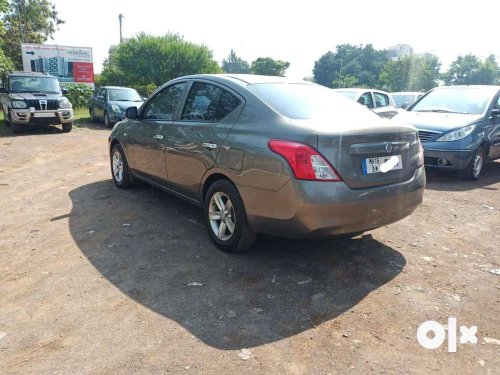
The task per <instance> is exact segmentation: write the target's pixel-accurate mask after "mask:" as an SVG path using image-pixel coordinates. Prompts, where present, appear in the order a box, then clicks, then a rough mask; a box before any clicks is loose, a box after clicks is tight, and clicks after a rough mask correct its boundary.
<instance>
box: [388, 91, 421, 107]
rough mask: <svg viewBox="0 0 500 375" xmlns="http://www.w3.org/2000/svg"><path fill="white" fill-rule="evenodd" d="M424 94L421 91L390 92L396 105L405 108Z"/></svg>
mask: <svg viewBox="0 0 500 375" xmlns="http://www.w3.org/2000/svg"><path fill="white" fill-rule="evenodd" d="M424 94H425V93H423V92H412V91H400V92H391V97H392V100H393V101H394V104H395V105H396V107H398V108H402V109H406V108H408V107H409V106H410V105H412V104H413V103H415V102H416V101H417V100H418V99H420V98H421V97H422V96H424Z"/></svg>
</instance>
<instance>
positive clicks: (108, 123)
mask: <svg viewBox="0 0 500 375" xmlns="http://www.w3.org/2000/svg"><path fill="white" fill-rule="evenodd" d="M104 126H105V127H106V128H112V127H113V123H112V122H111V120H110V118H109V115H108V113H107V112H105V113H104Z"/></svg>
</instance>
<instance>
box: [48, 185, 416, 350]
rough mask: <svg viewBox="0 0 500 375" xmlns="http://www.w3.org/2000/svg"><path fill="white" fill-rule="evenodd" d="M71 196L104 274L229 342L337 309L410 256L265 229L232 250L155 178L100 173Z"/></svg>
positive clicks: (248, 342)
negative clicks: (138, 180)
mask: <svg viewBox="0 0 500 375" xmlns="http://www.w3.org/2000/svg"><path fill="white" fill-rule="evenodd" d="M70 197H71V200H72V203H73V209H72V211H71V213H70V214H69V224H70V230H71V234H72V236H73V238H74V240H75V241H76V243H77V245H78V246H79V248H80V249H81V251H82V252H83V254H84V255H85V256H86V257H87V258H88V260H89V261H90V262H91V263H92V264H93V265H94V266H95V267H96V268H97V269H98V270H99V271H100V272H101V273H102V275H104V277H106V278H107V280H109V282H111V283H112V284H114V285H115V286H116V287H118V288H119V289H120V290H121V291H123V292H124V293H125V294H126V295H128V296H129V297H130V298H132V299H134V300H135V301H137V302H139V303H141V304H142V305H144V306H146V307H147V308H149V309H151V310H153V311H155V312H157V313H159V314H161V315H163V316H165V317H167V318H169V319H173V320H175V321H176V322H178V323H179V324H180V325H182V326H183V327H185V328H186V329H187V330H189V331H190V332H191V333H192V334H193V335H194V336H196V337H197V338H199V339H200V340H202V341H203V342H205V343H206V344H208V345H211V346H213V347H217V348H222V349H229V348H230V349H240V348H247V347H253V346H257V345H262V344H265V343H269V342H274V341H277V340H280V339H283V338H286V337H289V336H292V335H295V334H298V333H300V332H303V331H306V330H308V329H310V328H312V327H314V326H316V325H319V324H321V323H323V322H325V321H328V320H330V319H332V318H335V317H336V316H338V315H340V314H342V313H344V312H346V311H348V310H350V309H352V308H353V307H354V306H355V305H356V304H357V303H359V302H360V301H361V300H362V299H363V298H364V297H366V296H367V294H369V293H370V292H372V291H374V290H376V289H377V288H380V287H381V286H382V285H384V284H385V283H387V282H388V281H390V280H392V279H393V278H394V277H396V276H397V275H398V274H399V273H400V272H401V270H402V269H403V267H404V266H405V264H406V261H405V259H404V257H403V256H402V255H401V254H400V253H399V252H397V251H395V250H393V249H392V248H390V247H387V246H386V245H384V244H382V243H380V242H378V241H376V240H374V239H373V238H372V236H371V235H365V236H363V237H358V238H357V239H353V240H322V241H297V240H285V239H278V238H273V237H268V236H266V237H261V238H260V240H259V241H258V242H257V244H256V246H255V248H254V249H253V251H251V252H248V253H246V254H242V255H229V254H225V253H223V252H221V251H218V250H217V249H216V248H215V247H214V246H213V245H212V244H211V242H210V240H209V238H208V236H207V234H206V231H205V228H204V226H203V225H202V224H201V212H200V210H199V209H198V208H196V207H193V206H191V205H189V204H188V203H185V202H183V201H181V200H178V199H177V198H174V197H171V196H170V195H168V194H167V193H164V192H162V191H160V190H157V189H153V188H149V187H147V186H143V187H139V188H137V189H133V190H128V191H123V190H118V189H116V188H115V187H114V185H113V184H112V182H111V180H108V181H100V182H97V183H93V184H89V185H85V186H82V187H79V188H77V189H75V190H73V191H71V192H70ZM65 216H67V215H64V216H61V217H58V218H53V220H58V219H60V218H63V217H65ZM190 284H191V285H190Z"/></svg>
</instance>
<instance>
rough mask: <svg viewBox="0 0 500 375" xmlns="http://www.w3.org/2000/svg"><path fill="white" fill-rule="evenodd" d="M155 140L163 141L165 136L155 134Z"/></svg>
mask: <svg viewBox="0 0 500 375" xmlns="http://www.w3.org/2000/svg"><path fill="white" fill-rule="evenodd" d="M153 138H154V139H163V135H161V134H155V135H153Z"/></svg>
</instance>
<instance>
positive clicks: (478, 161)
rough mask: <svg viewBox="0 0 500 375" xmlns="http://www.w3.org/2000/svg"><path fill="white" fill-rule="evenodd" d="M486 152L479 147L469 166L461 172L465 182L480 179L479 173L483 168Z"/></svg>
mask: <svg viewBox="0 0 500 375" xmlns="http://www.w3.org/2000/svg"><path fill="white" fill-rule="evenodd" d="M485 158H486V152H485V150H484V148H483V147H479V148H478V149H477V150H476V151H475V152H474V154H473V155H472V159H471V160H470V162H469V165H467V167H466V168H465V170H464V171H463V177H464V178H465V179H467V180H472V181H474V180H478V179H479V177H481V172H482V171H483V166H484V163H485V160H486V159H485Z"/></svg>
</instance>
